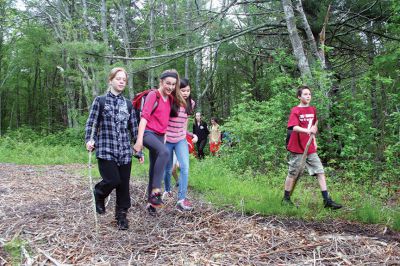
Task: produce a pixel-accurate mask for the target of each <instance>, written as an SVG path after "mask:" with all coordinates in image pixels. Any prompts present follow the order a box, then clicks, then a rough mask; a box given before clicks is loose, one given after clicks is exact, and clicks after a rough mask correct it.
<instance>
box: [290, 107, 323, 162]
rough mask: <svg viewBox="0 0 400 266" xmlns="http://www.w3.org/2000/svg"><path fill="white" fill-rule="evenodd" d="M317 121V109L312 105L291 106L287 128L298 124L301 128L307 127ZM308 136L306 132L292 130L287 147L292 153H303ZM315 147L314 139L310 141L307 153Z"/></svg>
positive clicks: (312, 151)
mask: <svg viewBox="0 0 400 266" xmlns="http://www.w3.org/2000/svg"><path fill="white" fill-rule="evenodd" d="M316 122H317V109H316V108H315V107H314V106H308V107H300V106H296V107H293V108H292V110H291V111H290V116H289V122H288V128H291V127H295V126H299V127H302V128H308V127H309V125H310V127H311V125H315V123H316ZM309 138H310V136H309V135H308V134H307V133H300V132H295V131H294V130H293V132H292V134H291V136H290V139H289V143H288V146H287V149H288V150H289V151H291V152H294V153H303V152H304V149H305V148H306V145H307V142H308V139H309ZM315 152H317V149H316V148H315V145H314V141H313V142H311V145H310V147H309V148H308V153H307V154H311V153H315Z"/></svg>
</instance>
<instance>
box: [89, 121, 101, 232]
mask: <svg viewBox="0 0 400 266" xmlns="http://www.w3.org/2000/svg"><path fill="white" fill-rule="evenodd" d="M95 129H96V122H94V123H93V126H92V132H91V133H90V140H89V141H92V142H94V131H95ZM88 163H89V165H88V171H89V189H90V193H91V194H92V203H93V204H92V206H93V214H94V222H95V228H96V233H99V223H98V220H97V212H96V199H95V198H94V189H93V178H92V151H89V162H88Z"/></svg>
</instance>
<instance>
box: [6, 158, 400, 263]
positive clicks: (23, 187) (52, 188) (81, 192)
mask: <svg viewBox="0 0 400 266" xmlns="http://www.w3.org/2000/svg"><path fill="white" fill-rule="evenodd" d="M85 168H86V166H85V165H77V164H76V165H58V166H28V165H14V164H0V265H11V263H12V257H11V256H10V254H9V252H6V250H5V245H6V244H7V243H10V242H12V241H13V239H20V240H22V242H23V243H24V245H21V247H22V248H20V252H21V257H22V261H21V262H20V263H21V264H24V265H63V264H72V265H160V264H163V265H288V264H295V265H332V264H335V265H337V264H341V265H352V264H357V265H360V264H368V265H399V262H400V245H399V240H400V234H399V233H398V232H393V231H391V230H388V229H385V228H384V227H383V226H373V225H371V226H367V225H360V224H357V223H350V222H346V221H329V222H326V223H317V222H304V221H300V220H293V219H281V218H277V217H262V216H260V215H253V216H243V215H240V214H238V213H235V212H231V211H228V210H218V209H216V208H213V206H211V205H210V204H207V203H204V202H201V201H194V206H195V210H194V211H193V212H191V213H180V212H178V211H177V210H175V208H174V204H173V202H172V201H169V202H167V206H166V207H165V208H164V209H163V210H161V211H160V212H159V215H158V216H157V217H152V216H150V215H148V214H147V213H146V211H145V209H144V206H145V192H144V191H145V187H146V184H144V183H143V182H137V180H135V178H133V179H132V181H131V198H132V208H131V209H130V212H129V214H128V219H129V221H130V228H129V230H127V231H118V230H116V226H115V222H114V219H113V217H114V210H113V206H114V194H112V196H111V200H110V202H109V203H108V206H107V207H108V208H107V213H106V214H105V215H103V216H98V221H99V227H98V229H99V230H98V232H96V229H95V223H94V215H93V208H92V204H91V194H90V190H89V183H88V177H87V176H83V175H79V174H74V173H78V172H79V171H78V170H79V169H85Z"/></svg>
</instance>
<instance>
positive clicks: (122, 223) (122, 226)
mask: <svg viewBox="0 0 400 266" xmlns="http://www.w3.org/2000/svg"><path fill="white" fill-rule="evenodd" d="M116 219H117V227H118V230H128V228H129V223H128V219H126V212H125V211H119V212H118V213H117V214H116Z"/></svg>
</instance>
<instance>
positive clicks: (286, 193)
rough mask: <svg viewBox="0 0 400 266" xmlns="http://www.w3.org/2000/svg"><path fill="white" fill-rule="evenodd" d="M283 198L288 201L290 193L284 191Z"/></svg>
mask: <svg viewBox="0 0 400 266" xmlns="http://www.w3.org/2000/svg"><path fill="white" fill-rule="evenodd" d="M283 197H284V198H285V199H290V191H287V190H285V195H284V196H283Z"/></svg>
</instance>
